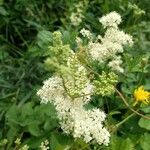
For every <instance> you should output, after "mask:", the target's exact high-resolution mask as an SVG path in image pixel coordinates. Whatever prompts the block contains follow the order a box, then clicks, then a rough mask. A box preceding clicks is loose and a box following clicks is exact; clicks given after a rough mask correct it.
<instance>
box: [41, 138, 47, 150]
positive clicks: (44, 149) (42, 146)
mask: <svg viewBox="0 0 150 150" xmlns="http://www.w3.org/2000/svg"><path fill="white" fill-rule="evenodd" d="M48 145H49V141H48V140H45V141H43V142H42V143H41V145H40V148H41V150H49V146H48Z"/></svg>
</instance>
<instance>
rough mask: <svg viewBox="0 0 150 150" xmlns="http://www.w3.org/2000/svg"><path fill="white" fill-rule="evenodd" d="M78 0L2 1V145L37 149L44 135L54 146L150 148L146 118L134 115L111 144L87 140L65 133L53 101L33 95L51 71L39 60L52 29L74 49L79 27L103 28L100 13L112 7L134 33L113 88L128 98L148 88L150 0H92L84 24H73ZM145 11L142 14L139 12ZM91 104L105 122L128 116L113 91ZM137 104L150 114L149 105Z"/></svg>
mask: <svg viewBox="0 0 150 150" xmlns="http://www.w3.org/2000/svg"><path fill="white" fill-rule="evenodd" d="M77 3H78V0H70V1H68V0H59V1H58V0H38V1H35V0H0V22H1V23H0V149H4V150H11V149H17V148H16V147H15V146H16V145H15V144H14V141H15V140H16V139H17V138H21V145H25V144H28V145H29V146H30V148H31V149H39V148H38V147H39V145H40V143H41V142H42V141H43V140H45V139H48V140H49V142H50V148H51V149H52V150H63V149H65V148H66V146H68V147H70V149H72V150H76V149H77V150H79V149H84V150H86V149H87V150H88V149H103V150H119V149H120V148H121V149H123V150H132V149H133V150H141V149H142V150H149V149H150V141H149V139H150V132H149V131H150V121H149V120H145V119H143V118H141V117H139V116H136V115H133V116H131V118H130V119H129V120H128V121H127V122H125V123H124V124H121V125H120V126H119V127H118V128H115V129H114V131H113V136H112V138H111V144H110V146H109V147H103V146H99V145H94V146H93V145H87V144H85V143H83V142H82V141H80V140H78V141H74V140H73V139H72V137H69V136H66V135H64V134H63V133H62V132H61V130H60V128H59V124H58V120H57V119H56V112H55V109H54V108H53V106H51V105H50V104H49V105H44V104H42V105H40V102H39V99H38V97H37V96H36V91H37V89H38V88H39V87H40V86H41V85H42V81H43V80H45V79H46V78H48V77H49V76H50V75H51V74H52V72H48V71H47V69H46V67H45V66H44V65H43V61H44V59H45V52H46V51H47V47H48V46H49V45H50V44H51V43H52V32H53V31H55V30H61V32H62V33H63V41H64V42H65V43H69V44H71V46H72V48H73V47H74V46H75V45H74V40H75V37H76V35H78V33H79V31H80V29H82V28H83V27H86V28H87V29H90V30H91V31H93V32H95V33H99V32H102V28H101V25H100V23H99V22H98V18H99V17H101V16H102V15H103V14H106V13H108V12H110V11H117V12H118V13H120V14H121V16H122V17H123V23H122V24H121V28H124V29H125V31H126V32H128V33H130V34H131V35H133V37H134V42H135V44H134V47H133V48H132V49H127V50H126V51H127V52H128V53H127V54H125V55H124V66H125V74H124V75H123V76H122V77H121V79H120V82H119V84H118V85H117V87H118V88H119V89H120V90H121V91H122V92H123V93H124V95H125V96H126V98H127V99H128V102H129V103H130V104H131V103H132V102H133V96H132V93H133V90H134V89H135V88H136V87H137V86H139V85H144V86H145V88H146V89H147V90H150V66H149V64H150V60H149V59H148V56H150V42H149V40H150V34H149V33H150V21H149V19H150V11H149V8H150V3H149V0H142V1H140V0H130V1H128V0H91V1H89V4H88V6H87V8H86V10H85V12H84V16H85V17H84V18H83V21H82V23H81V24H80V25H79V26H77V27H74V26H72V25H71V22H70V20H69V16H70V14H71V12H72V11H73V10H74V7H75V5H76V4H77ZM142 10H144V11H145V13H142V12H141V11H142ZM104 99H105V100H103V101H102V100H101V98H98V99H97V100H96V102H95V103H94V104H93V105H94V106H99V107H102V108H105V111H106V112H107V113H108V114H109V115H108V121H109V122H110V123H112V125H113V124H116V123H118V122H120V121H121V120H123V119H124V118H126V117H128V116H130V115H132V112H131V111H130V110H129V109H127V108H126V106H125V105H124V104H123V102H122V101H121V100H120V98H119V97H118V96H117V94H114V95H113V96H111V97H106V98H104ZM143 107H144V108H142V106H141V107H140V109H141V112H142V113H145V114H146V115H148V114H150V107H149V106H147V107H145V106H143Z"/></svg>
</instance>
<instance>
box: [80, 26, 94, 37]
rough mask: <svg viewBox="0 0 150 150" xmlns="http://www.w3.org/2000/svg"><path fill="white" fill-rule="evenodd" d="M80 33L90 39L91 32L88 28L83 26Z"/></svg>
mask: <svg viewBox="0 0 150 150" xmlns="http://www.w3.org/2000/svg"><path fill="white" fill-rule="evenodd" d="M80 33H81V34H82V36H83V37H87V38H88V39H92V33H91V32H90V31H89V30H87V29H85V28H83V29H82V30H81V31H80Z"/></svg>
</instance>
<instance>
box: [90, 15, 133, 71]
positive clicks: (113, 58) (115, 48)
mask: <svg viewBox="0 0 150 150" xmlns="http://www.w3.org/2000/svg"><path fill="white" fill-rule="evenodd" d="M100 22H101V23H102V25H103V27H104V28H106V27H107V28H106V32H105V34H104V36H103V37H102V36H101V35H98V37H97V40H96V41H95V42H93V41H90V42H89V45H88V51H89V53H90V55H91V57H92V58H93V60H98V61H100V62H101V63H108V60H109V61H110V62H109V65H108V66H109V67H111V68H112V70H117V71H119V72H123V69H122V68H121V67H120V65H121V63H122V61H121V60H120V59H117V58H119V57H118V56H119V55H120V53H123V51H124V46H125V45H129V46H132V45H133V40H132V37H131V36H130V35H128V34H127V33H125V32H124V31H121V30H119V28H118V25H119V24H120V23H121V16H120V15H119V14H118V13H116V12H111V13H109V14H108V15H106V16H104V17H102V18H101V19H100ZM115 64H116V65H117V66H116V69H115V68H114V67H115Z"/></svg>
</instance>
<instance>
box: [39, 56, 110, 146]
mask: <svg viewBox="0 0 150 150" xmlns="http://www.w3.org/2000/svg"><path fill="white" fill-rule="evenodd" d="M67 67H68V68H69V71H70V73H72V74H70V73H68V74H67V75H64V76H63V77H61V76H58V75H55V76H53V77H51V78H49V79H48V80H46V81H45V82H44V85H43V87H42V88H41V89H40V90H39V91H38V92H37V94H38V95H39V96H40V97H41V102H43V103H47V102H51V103H53V104H54V106H55V108H56V110H57V115H58V118H59V120H60V125H61V128H62V130H63V131H64V132H65V133H67V134H72V135H73V137H74V138H82V139H83V140H84V141H85V142H86V143H88V142H90V141H92V140H94V141H96V142H97V143H99V144H104V145H108V143H109V137H110V135H109V132H108V131H107V130H106V129H105V128H104V126H103V121H104V120H105V118H106V115H105V113H104V112H103V111H101V110H99V109H91V110H85V108H84V105H85V104H87V103H89V102H90V100H91V95H92V94H93V91H94V90H93V89H94V86H93V85H92V84H91V83H90V80H89V79H88V78H87V71H86V69H85V68H84V66H82V65H81V64H80V63H79V62H78V61H77V57H76V56H75V55H74V54H73V55H72V57H71V58H69V59H68V62H67ZM96 134H98V135H96Z"/></svg>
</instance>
